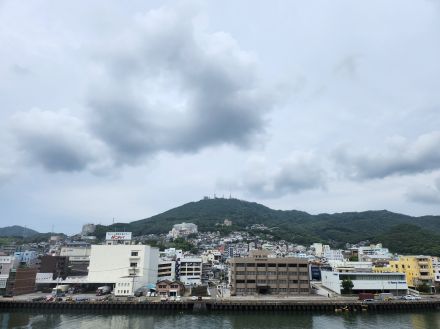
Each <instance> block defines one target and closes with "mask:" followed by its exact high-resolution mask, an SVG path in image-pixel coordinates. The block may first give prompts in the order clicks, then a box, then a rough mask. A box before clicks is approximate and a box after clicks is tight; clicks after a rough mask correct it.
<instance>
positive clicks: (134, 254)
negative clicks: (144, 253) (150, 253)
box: [131, 251, 139, 257]
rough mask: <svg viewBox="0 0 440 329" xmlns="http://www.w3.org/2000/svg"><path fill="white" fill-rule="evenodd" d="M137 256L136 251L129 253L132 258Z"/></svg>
mask: <svg viewBox="0 0 440 329" xmlns="http://www.w3.org/2000/svg"><path fill="white" fill-rule="evenodd" d="M138 255H139V252H137V251H132V252H131V256H132V257H136V256H138Z"/></svg>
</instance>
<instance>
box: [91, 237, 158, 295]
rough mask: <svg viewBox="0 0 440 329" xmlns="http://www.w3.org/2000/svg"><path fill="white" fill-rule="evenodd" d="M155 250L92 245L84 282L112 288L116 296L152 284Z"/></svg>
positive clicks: (128, 293)
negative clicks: (112, 286) (86, 276)
mask: <svg viewBox="0 0 440 329" xmlns="http://www.w3.org/2000/svg"><path fill="white" fill-rule="evenodd" d="M158 263H159V249H158V248H154V247H150V246H146V245H123V244H116V245H92V249H91V254H90V265H89V274H88V282H90V283H102V284H111V285H114V292H115V295H116V296H129V295H133V293H134V291H135V290H136V289H137V288H139V287H142V286H145V285H147V284H156V282H157V269H158Z"/></svg>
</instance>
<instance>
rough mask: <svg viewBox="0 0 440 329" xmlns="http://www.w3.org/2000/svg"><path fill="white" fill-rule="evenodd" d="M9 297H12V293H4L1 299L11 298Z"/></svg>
mask: <svg viewBox="0 0 440 329" xmlns="http://www.w3.org/2000/svg"><path fill="white" fill-rule="evenodd" d="M11 297H14V295H13V294H12V293H10V292H8V293H5V294H4V295H3V298H11Z"/></svg>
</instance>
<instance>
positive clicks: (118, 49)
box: [0, 0, 440, 233]
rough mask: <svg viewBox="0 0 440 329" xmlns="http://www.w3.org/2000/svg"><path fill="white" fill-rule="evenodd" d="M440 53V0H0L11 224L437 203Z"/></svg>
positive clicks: (425, 208)
mask: <svg viewBox="0 0 440 329" xmlns="http://www.w3.org/2000/svg"><path fill="white" fill-rule="evenodd" d="M439 58H440V2H439V1H435V0H430V1H428V0H426V1H423V0H421V1H402V0H396V1H383V0H377V1H363V2H362V3H361V2H359V1H301V2H300V1H255V0H249V1H232V0H231V1H210V2H202V1H200V2H198V1H187V2H182V1H176V2H173V1H144V0H142V1H130V2H128V3H127V2H121V1H108V0H102V1H70V2H66V1H14V0H10V1H9V0H0V59H1V60H0V77H1V79H0V142H1V143H0V152H1V157H0V210H1V214H0V221H1V222H0V226H9V225H14V224H17V225H27V226H28V227H30V228H33V229H36V230H38V231H40V232H47V231H50V230H51V227H52V225H54V228H55V231H64V232H66V233H76V232H79V231H80V230H81V226H82V225H83V224H85V223H101V224H109V223H111V222H112V220H113V218H115V221H118V222H128V221H132V220H137V219H141V218H145V217H149V216H152V215H155V214H157V213H160V212H162V211H165V210H168V209H170V208H173V207H176V206H179V205H181V204H184V203H186V202H190V201H196V200H199V199H201V198H203V196H205V195H206V196H213V195H214V193H215V194H216V195H217V196H222V195H224V196H225V197H226V196H227V197H228V196H229V194H232V196H233V197H236V198H240V199H245V200H249V201H256V202H260V203H263V204H265V205H267V206H269V207H271V208H275V209H298V210H304V211H307V212H310V213H313V214H317V213H322V212H329V213H333V212H343V211H363V210H370V209H388V210H390V211H395V212H400V213H405V214H410V215H426V214H437V215H440V60H439Z"/></svg>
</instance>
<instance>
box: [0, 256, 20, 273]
mask: <svg viewBox="0 0 440 329" xmlns="http://www.w3.org/2000/svg"><path fill="white" fill-rule="evenodd" d="M19 264H20V262H19V259H17V258H15V257H14V256H0V275H6V276H9V272H10V271H11V270H12V269H13V268H17V267H18V265H19Z"/></svg>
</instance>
